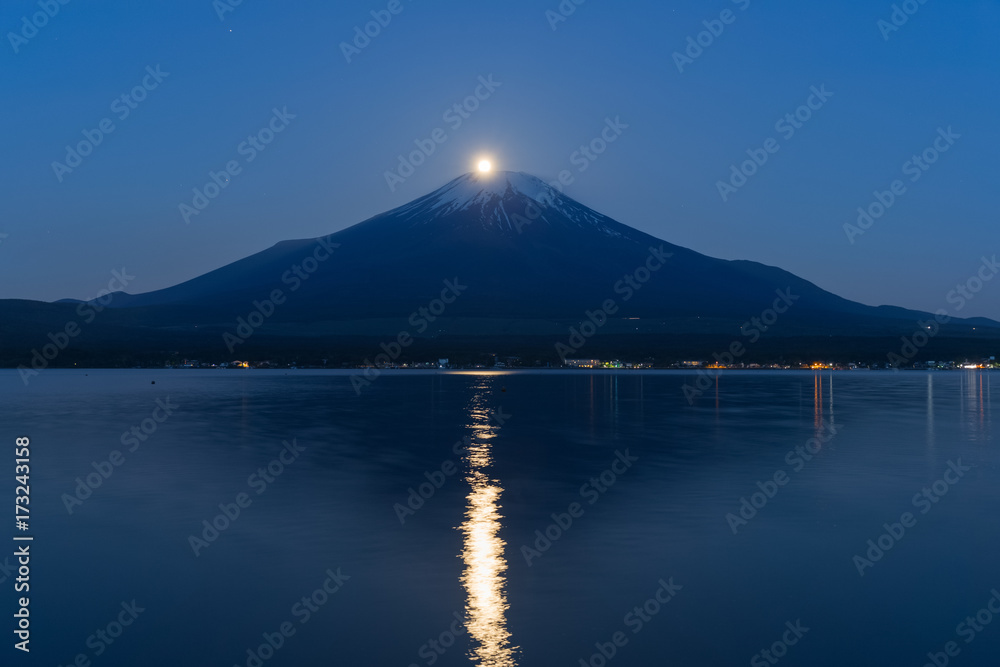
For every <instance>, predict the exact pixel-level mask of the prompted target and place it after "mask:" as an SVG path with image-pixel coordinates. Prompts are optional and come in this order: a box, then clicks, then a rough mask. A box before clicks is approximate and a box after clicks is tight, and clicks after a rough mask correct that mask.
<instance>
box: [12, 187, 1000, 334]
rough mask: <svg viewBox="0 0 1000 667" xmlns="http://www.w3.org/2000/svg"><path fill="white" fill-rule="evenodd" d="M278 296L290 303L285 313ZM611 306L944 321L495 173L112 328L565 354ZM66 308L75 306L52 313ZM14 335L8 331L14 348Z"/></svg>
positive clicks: (857, 330) (696, 315)
mask: <svg viewBox="0 0 1000 667" xmlns="http://www.w3.org/2000/svg"><path fill="white" fill-rule="evenodd" d="M650 269H652V270H650ZM446 281H449V283H450V284H457V286H458V288H457V289H455V288H453V291H455V292H456V293H457V294H458V296H457V297H456V298H454V300H453V301H454V302H453V303H450V304H448V305H447V306H446V307H444V308H443V312H439V313H435V316H434V317H433V318H425V317H423V316H419V315H418V316H416V320H414V319H411V318H410V317H409V316H410V314H411V313H419V312H420V308H421V307H425V308H426V307H430V306H431V305H432V304H433V302H434V301H435V299H436V298H438V297H440V296H441V294H442V290H447V284H449V283H446ZM274 290H281V292H280V294H281V298H280V299H279V301H281V303H279V304H275V307H274V309H273V313H270V311H271V309H270V308H269V307H268V306H267V304H266V303H265V302H266V301H267V300H268V299H269V298H270V296H271V295H272V293H273V292H274ZM449 300H451V297H450V295H449ZM608 300H613V305H614V308H613V309H612V310H613V313H612V314H611V316H610V317H609V318H608V321H607V323H606V324H604V325H603V326H602V327H601V328H600V333H601V334H602V335H615V334H617V335H625V334H636V335H640V336H641V335H646V336H650V335H654V336H655V335H659V336H702V335H715V336H722V337H725V336H729V337H732V336H742V335H744V334H745V330H743V331H741V326H742V325H744V324H745V323H746V322H748V321H750V320H751V318H753V317H755V316H756V317H760V316H761V314H762V313H766V311H767V310H768V309H769V308H772V307H773V306H774V305H775V304H776V303H777V304H778V305H779V306H780V308H779V309H781V310H784V309H785V306H786V304H791V305H790V306H789V307H788V308H787V312H786V313H784V314H782V315H780V317H779V318H778V320H777V322H775V323H774V324H773V326H772V327H770V328H768V330H767V334H768V335H769V336H783V337H849V338H857V337H892V336H899V335H906V334H912V333H913V332H914V331H915V327H916V323H917V321H918V320H925V319H927V318H928V317H932V316H931V315H929V314H927V313H921V312H918V311H911V310H906V309H902V308H894V307H887V306H882V307H877V308H876V307H870V306H866V305H863V304H859V303H856V302H852V301H848V300H846V299H843V298H840V297H838V296H836V295H835V294H832V293H830V292H827V291H825V290H823V289H821V288H819V287H817V286H816V285H814V284H812V283H810V282H808V281H806V280H803V279H801V278H799V277H797V276H795V275H793V274H791V273H788V272H787V271H783V270H781V269H779V268H775V267H770V266H765V265H763V264H759V263H756V262H750V261H726V260H720V259H714V258H711V257H707V256H705V255H702V254H699V253H697V252H694V251H692V250H689V249H686V248H682V247H680V246H676V245H673V244H671V243H667V242H665V241H661V240H660V239H657V238H655V237H653V236H650V235H649V234H645V233H643V232H640V231H638V230H636V229H634V228H631V227H628V226H626V225H623V224H621V223H619V222H617V221H615V220H612V219H611V218H608V217H607V216H604V215H601V214H600V213H597V212H596V211H593V210H592V209H590V208H588V207H586V206H584V205H583V204H581V203H579V202H577V201H575V200H573V199H571V198H569V197H567V196H566V195H564V194H562V193H560V192H559V191H558V190H555V189H554V188H552V187H551V186H549V185H548V184H546V183H545V182H543V181H541V180H539V179H538V178H535V177H534V176H530V175H528V174H524V173H514V172H496V173H489V174H466V175H464V176H460V177H459V178H456V179H455V180H453V181H451V182H450V183H448V184H446V185H445V186H444V187H442V188H440V189H438V190H436V191H434V192H432V193H430V194H428V195H426V196H424V197H421V198H419V199H416V200H415V201H413V202H410V203H408V204H406V205H404V206H401V207H399V208H396V209H394V210H391V211H388V212H386V213H383V214H381V215H377V216H375V217H373V218H371V219H369V220H366V221H364V222H361V223H359V224H356V225H354V226H352V227H349V228H347V229H344V230H343V231H340V232H337V233H335V234H332V235H330V236H328V237H324V238H322V239H304V240H296V241H285V242H282V243H278V244H277V245H275V246H273V247H271V248H269V249H267V250H264V251H262V252H260V253H257V254H255V255H252V256H250V257H247V258H245V259H243V260H240V261H237V262H234V263H232V264H229V265H227V266H224V267H222V268H220V269H217V270H215V271H212V272H210V273H207V274H205V275H202V276H199V277H196V278H194V279H192V280H189V281H187V282H184V283H181V284H179V285H176V286H174V287H170V288H167V289H163V290H158V291H155V292H149V293H145V294H137V295H129V294H123V293H119V294H116V295H115V296H114V298H113V300H112V303H111V308H110V309H109V311H108V315H106V316H105V315H102V320H106V322H105V323H104V324H105V326H107V327H109V328H111V329H117V330H120V332H121V333H120V335H122V336H126V337H128V338H129V340H132V341H133V342H134V340H135V338H136V337H137V336H139V332H141V333H142V336H139V337H143V336H144V337H146V338H150V339H157V340H158V341H160V344H162V345H168V344H169V342H170V340H171V338H172V337H173V338H176V339H177V340H189V339H190V337H191V336H195V335H196V334H197V335H208V333H207V332H211V334H212V336H213V337H214V338H213V340H214V343H212V344H214V345H216V346H217V347H218V346H219V334H220V332H223V331H226V330H231V329H233V327H234V326H235V322H236V319H237V318H239V317H244V318H245V317H247V316H248V314H249V313H251V312H253V311H254V310H255V309H256V308H258V306H255V302H256V303H257V304H263V305H262V307H261V309H262V310H263V311H265V314H268V315H269V317H267V318H266V321H265V322H264V324H263V326H261V327H260V328H259V330H258V331H257V332H256V334H257V335H258V336H259V337H260V338H266V337H275V338H280V337H286V338H287V337H292V338H299V339H305V338H329V337H331V336H332V337H336V336H361V337H373V338H380V337H381V338H386V337H388V338H390V339H391V338H395V337H396V336H397V335H398V334H399V333H400V332H401V331H406V332H408V333H411V334H413V335H415V336H417V337H424V338H427V337H446V338H447V337H452V338H456V337H457V338H462V337H464V338H475V337H486V338H497V337H506V338H508V339H509V338H510V337H517V336H524V337H533V338H534V339H536V341H537V340H538V339H547V340H549V341H550V342H549V343H548V344H547V345H548V346H549V347H551V346H552V345H554V343H555V342H556V341H558V340H561V339H565V338H566V337H567V336H568V335H569V327H570V326H573V325H579V323H580V322H581V321H582V320H585V319H586V318H587V313H588V312H589V313H591V314H595V313H596V311H597V310H598V309H601V308H602V305H603V304H605V303H606V302H608ZM13 303H16V302H6V303H3V302H0V312H4V309H7V312H12V310H13V312H16V313H17V314H18V317H20V318H21V319H20V320H19V321H20V322H22V324H23V323H24V322H25V321H30V317H28V316H27V315H25V314H24V313H22V312H21V311H22V310H23V309H24V308H25V306H24V302H21V305H20V306H17V307H15V306H13V305H12V304H13ZM57 305H60V306H62V307H69V305H70V304H49V306H52V307H55V306H57ZM433 305H434V306H435V307H437V306H440V305H442V304H433ZM35 310H36V311H37V307H35ZM432 312H433V311H432ZM438 315H439V316H438ZM596 318H597V319H598V320H600V319H601V317H600V315H599V314H597V315H596ZM431 320H433V322H432V321H431ZM414 321H416V322H417V325H414ZM421 324H422V325H423V326H420V325H421ZM974 327H976V332H974V331H973V328H974ZM984 329H985V330H989V331H992V332H993V334H994V337H995V338H1000V323H996V322H992V321H990V320H963V321H959V320H955V321H954V323H953V324H951V325H949V327H947V332H948V335H950V336H974V337H977V338H978V337H982V336H983V335H984V331H983V330H984ZM761 331H763V328H761ZM124 332H129V333H128V334H127V335H126V333H124ZM3 334H4V331H3V329H2V327H0V348H2V336H3ZM258 342H259V341H258ZM818 352H820V350H817V353H818Z"/></svg>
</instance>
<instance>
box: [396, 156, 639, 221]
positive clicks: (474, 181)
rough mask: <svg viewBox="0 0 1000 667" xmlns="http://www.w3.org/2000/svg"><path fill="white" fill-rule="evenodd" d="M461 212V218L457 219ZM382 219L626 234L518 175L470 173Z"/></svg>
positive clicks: (528, 177)
mask: <svg viewBox="0 0 1000 667" xmlns="http://www.w3.org/2000/svg"><path fill="white" fill-rule="evenodd" d="M456 214H461V215H456ZM387 215H394V216H399V217H402V218H404V219H407V220H414V221H417V222H416V224H440V221H441V220H442V219H452V220H453V222H455V223H456V224H459V225H460V226H466V225H469V224H476V223H478V224H480V225H481V226H482V227H484V228H487V229H489V228H492V229H496V230H502V231H508V232H514V233H518V234H520V233H521V232H523V230H524V229H525V228H526V227H527V226H528V225H530V224H534V223H536V222H538V223H540V225H539V226H549V227H583V228H589V229H596V230H598V231H600V232H602V233H604V234H607V235H609V236H617V237H622V236H627V235H628V231H629V228H628V227H625V226H624V225H621V224H620V223H617V222H615V221H614V220H612V219H610V218H608V217H606V216H603V215H600V214H599V213H597V212H595V211H593V210H592V209H590V208H588V207H586V206H584V205H582V204H580V203H579V202H577V201H575V200H574V199H572V198H570V197H567V196H566V195H564V194H562V193H561V192H560V191H559V190H558V189H556V188H554V187H552V186H551V185H549V184H548V183H546V182H545V181H543V180H541V179H540V178H538V177H536V176H532V175H531V174H526V173H524V172H520V171H496V172H485V173H484V172H479V173H469V174H464V175H462V176H459V177H458V178H456V179H454V180H452V181H450V182H449V183H447V184H446V185H444V186H443V187H441V188H439V189H437V190H435V191H434V192H431V193H430V194H428V195H425V196H424V197H421V198H420V199H417V200H415V201H413V202H411V203H409V204H407V205H405V206H402V207H400V208H398V209H395V210H393V211H389V213H387Z"/></svg>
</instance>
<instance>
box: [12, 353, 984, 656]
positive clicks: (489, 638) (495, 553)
mask: <svg viewBox="0 0 1000 667" xmlns="http://www.w3.org/2000/svg"><path fill="white" fill-rule="evenodd" d="M994 377H995V376H994V375H991V374H990V373H985V372H969V373H967V372H954V373H929V374H924V373H902V374H898V375H893V374H889V373H832V374H831V373H822V374H812V373H797V372H796V373H733V374H724V375H722V376H721V378H720V379H719V381H718V382H717V383H713V384H712V386H711V387H710V388H709V389H708V390H707V391H706V392H705V393H704V394H703V395H702V396H701V397H700V398H698V399H697V400H695V401H694V403H693V404H689V402H688V401H687V400H686V399H685V396H684V393H683V391H682V386H683V385H684V384H685V383H686V382H687V383H691V382H693V380H694V379H695V378H694V376H692V375H690V374H683V373H643V374H637V373H618V374H615V373H595V374H590V373H583V372H573V373H563V372H546V373H511V374H484V373H479V374H476V373H401V374H395V375H394V374H386V375H384V376H383V377H381V378H379V379H378V380H377V381H376V382H375V383H374V384H373V385H372V386H371V387H370V388H368V389H366V390H365V391H364V392H363V394H362V395H361V396H357V395H356V394H355V393H354V391H353V390H352V388H351V383H350V376H349V374H347V373H317V372H309V371H297V372H296V371H290V372H288V373H285V372H274V373H271V372H261V371H248V372H242V371H232V372H209V371H205V372H200V371H159V372H156V371H154V372H147V371H86V372H84V371H78V372H71V371H58V370H49V371H46V372H44V373H42V375H41V376H40V377H38V378H35V379H34V380H33V381H32V382H31V385H30V387H28V388H25V387H24V385H23V384H22V383H21V381H20V379H19V378H18V376H17V374H16V373H13V372H9V371H5V372H3V374H2V375H0V431H2V433H0V437H2V438H3V440H5V441H7V442H8V443H9V445H10V447H7V448H6V449H4V450H3V451H8V452H10V453H9V454H8V458H7V461H6V462H3V463H2V466H0V469H2V470H7V471H8V473H10V474H5V475H4V476H3V477H4V481H3V482H2V483H0V492H2V493H3V497H5V498H8V499H9V498H11V497H12V496H13V480H12V479H11V478H12V477H13V465H14V462H13V458H14V457H13V451H12V450H13V441H14V438H15V436H17V435H24V434H27V435H29V436H30V437H31V439H32V452H33V453H32V496H31V498H32V505H31V509H32V517H31V519H32V530H31V533H32V534H33V535H34V536H35V542H34V543H33V545H32V550H33V554H34V558H33V560H32V573H31V577H32V581H31V587H32V588H31V600H32V602H31V610H32V620H33V626H32V627H33V635H32V653H31V656H30V658H29V659H28V660H27V661H25V660H23V659H22V658H21V656H20V655H17V656H16V657H14V656H15V654H16V652H15V651H13V650H12V649H11V648H10V647H9V646H7V647H4V649H3V652H4V654H5V655H8V656H12V657H11V661H8V660H7V659H6V658H5V661H4V663H3V664H15V663H14V662H12V661H13V660H17V661H18V662H17V664H38V665H43V664H44V665H69V664H71V663H72V661H73V660H74V659H76V656H77V655H78V654H84V655H85V656H87V658H88V659H89V660H91V661H92V664H93V665H122V666H130V667H131V666H138V665H143V666H158V665H171V666H174V665H179V664H187V665H220V666H229V665H249V666H250V667H253V666H254V665H269V666H270V665H291V666H297V667H298V666H302V667H310V666H313V665H316V666H319V665H324V666H325V665H352V666H353V665H357V666H369V665H370V666H376V667H383V666H384V667H394V666H399V667H409V666H410V665H419V666H423V665H431V664H435V665H445V666H447V665H482V666H487V665H488V666H493V667H508V666H510V667H512V666H515V665H517V666H524V667H534V666H539V667H549V666H552V665H569V666H576V665H580V664H581V660H582V661H583V664H585V665H586V664H591V665H595V666H597V665H602V664H604V663H605V662H606V663H607V664H608V665H623V666H625V665H636V666H646V665H671V664H685V665H746V664H771V663H769V662H767V661H766V660H765V659H764V658H763V657H757V658H755V656H756V655H758V654H759V652H760V651H762V650H764V649H767V650H768V651H771V650H774V651H775V653H774V654H773V656H775V657H773V658H772V659H774V660H777V659H778V657H780V664H782V665H914V666H916V667H919V666H921V665H924V664H925V663H927V662H928V658H927V653H928V652H932V653H934V652H940V651H943V650H944V647H945V645H946V643H947V642H949V641H954V642H956V646H957V648H958V650H959V654H958V655H957V656H956V657H953V658H951V664H954V665H964V666H969V667H971V666H978V665H993V664H996V662H995V661H996V656H997V655H1000V617H998V618H997V619H996V622H994V621H993V620H992V613H990V612H987V613H988V614H989V615H990V617H991V618H990V621H989V622H988V623H984V621H985V620H986V615H981V616H980V618H979V621H978V622H977V623H976V627H979V628H980V629H979V630H976V631H972V630H970V629H969V628H970V626H968V625H965V626H960V625H959V624H960V623H963V621H964V619H965V618H966V617H968V616H973V617H975V616H976V614H977V613H978V612H980V610H982V609H984V608H986V607H987V603H989V601H990V598H991V596H992V593H991V591H992V590H993V589H998V590H1000V567H998V565H997V563H998V554H1000V518H998V517H1000V513H998V510H1000V473H998V469H997V460H998V456H997V450H996V442H995V436H994V429H993V424H992V394H991V384H992V380H993V378H994ZM154 381H155V384H152V383H153V382H154ZM998 390H1000V385H998ZM168 399H169V403H170V404H171V405H176V406H177V407H176V408H175V409H174V408H171V410H172V412H173V414H172V415H170V416H169V417H167V418H166V419H165V420H164V421H162V423H157V422H155V421H150V420H151V419H152V417H153V415H154V411H155V410H156V408H157V400H160V401H163V402H166V401H167V400H168ZM155 414H156V416H158V417H161V418H163V417H164V416H165V413H164V412H162V410H161V411H159V412H156V413H155ZM144 420H146V422H145V427H146V429H147V431H151V430H152V427H153V426H154V425H155V432H152V433H150V434H149V435H147V434H146V433H143V432H142V427H143V422H144ZM132 427H137V428H138V429H139V433H140V434H142V438H145V439H144V440H140V439H138V438H137V439H135V440H132V439H130V438H126V444H123V443H122V440H121V439H122V436H123V433H125V432H127V431H129V430H130V429H132ZM293 441H294V443H295V445H297V447H298V448H300V449H301V451H299V452H298V453H297V454H292V452H293V451H296V448H295V447H294V446H293V447H290V448H289V447H287V446H286V445H283V442H287V443H292V442H293ZM137 443H138V444H137ZM130 449H134V451H129V450H130ZM810 449H811V450H812V451H813V452H815V453H814V454H813V453H810ZM115 450H118V451H120V452H121V456H122V458H123V459H124V462H123V463H121V465H119V466H117V467H113V472H112V473H111V474H110V476H109V477H107V478H106V479H104V478H102V479H101V481H100V486H99V487H98V488H96V489H93V490H92V491H91V495H90V496H89V497H87V498H85V499H84V500H82V502H74V501H71V500H70V499H71V498H74V499H78V498H77V495H86V491H87V490H89V489H83V490H82V491H77V490H75V489H76V488H77V487H78V486H79V483H78V481H77V478H80V480H83V482H84V483H86V480H87V477H88V475H91V473H95V467H94V464H95V463H96V464H97V466H98V468H103V469H104V471H105V472H107V471H108V466H107V465H102V462H104V461H107V460H108V459H109V456H111V454H112V452H113V451H115ZM796 450H798V451H796ZM282 451H284V452H285V453H284V454H282ZM281 457H283V458H284V463H278V461H281ZM117 460H118V461H119V462H120V461H121V459H117ZM269 464H270V466H271V469H270V471H268V466H269ZM956 470H957V471H960V473H959V472H955V471H956ZM258 471H260V472H258ZM96 474H97V475H98V476H99V475H100V473H96ZM96 479H97V477H95V476H93V475H91V480H92V481H96ZM775 479H777V480H778V481H783V482H784V484H781V485H779V484H777V483H775V482H774V480H775ZM268 480H269V481H268ZM941 480H944V481H941ZM924 489H927V490H928V491H927V492H926V495H921V494H922V493H923V490H924ZM421 492H422V493H423V495H424V496H427V497H426V498H424V497H421V495H420V494H421ZM240 494H246V495H245V496H243V497H242V499H243V501H244V504H245V505H247V506H245V507H243V508H240V514H239V516H238V517H237V518H235V519H233V520H229V519H222V518H220V519H216V517H217V515H219V514H220V512H221V511H222V510H220V504H222V505H223V507H224V508H226V509H228V511H229V512H230V513H231V514H234V513H235V512H234V508H233V507H232V505H233V504H234V503H236V502H237V500H238V496H239V495H240ZM754 494H757V495H756V496H755V495H754ZM744 498H745V499H747V502H746V503H745V504H744V503H742V499H744ZM246 501H249V503H247V502H246ZM753 504H756V505H757V506H758V507H753ZM741 506H742V508H743V509H742V511H743V516H742V517H741V516H740V512H741ZM70 510H72V513H71V512H70ZM907 512H909V513H910V515H911V516H912V519H911V520H909V521H908V522H909V524H910V525H909V527H905V526H902V525H901V526H898V527H896V526H893V524H896V523H900V521H901V517H902V516H903V515H904V513H907ZM553 515H555V517H554V516H553ZM213 519H215V520H216V522H217V524H218V525H219V526H222V527H223V528H224V529H223V530H221V531H219V532H218V533H214V532H212V531H207V532H206V529H205V525H204V524H203V521H206V520H207V521H209V522H211V521H213ZM11 522H12V520H11ZM557 522H558V523H561V524H562V527H560V526H559V525H554V524H557ZM226 523H228V524H229V525H228V526H226ZM884 524H889V527H890V528H891V529H893V530H894V531H895V532H896V533H897V535H899V537H898V539H897V538H896V537H891V536H886V535H884V534H885V533H886V530H887V529H886V528H885V527H884ZM734 530H735V534H734ZM14 532H15V531H14V530H13V526H12V525H11V526H9V527H8V528H6V529H4V530H3V531H2V532H0V538H2V539H4V540H9V535H12V534H13V533H14ZM546 533H548V536H546V535H545V534H546ZM4 536H8V537H4ZM192 536H194V537H195V538H198V539H202V540H205V542H204V543H198V542H197V540H194V541H193V540H192ZM880 537H881V542H882V545H883V546H889V547H890V548H889V549H888V550H885V551H881V550H876V551H874V552H872V553H871V554H866V552H869V551H870V550H871V545H869V544H868V541H869V540H872V541H873V543H874V544H875V545H876V546H877V545H878V541H879V539H880ZM207 538H212V539H211V541H210V540H209V539H207ZM196 550H197V551H198V554H197V555H196V554H195V551H196ZM5 551H6V549H5ZM856 556H858V557H859V558H858V559H856V558H855V557H856ZM874 557H878V559H877V560H876V559H875V558H874ZM861 558H863V559H865V560H864V561H862V560H860V559H861ZM3 564H4V561H3V560H2V558H0V565H3ZM859 569H860V570H861V571H862V572H863V576H862V574H861V573H859ZM328 573H329V574H328ZM330 574H333V575H335V577H334V579H333V580H331V578H330ZM6 576H7V574H6V572H5V571H3V570H0V579H3V578H4V577H6ZM324 583H326V587H327V589H328V590H334V589H336V592H334V593H328V592H326V591H324V590H323V586H324ZM338 585H339V589H337V586H338ZM11 586H12V581H11V580H10V579H9V578H8V579H7V580H6V581H4V582H3V583H2V584H0V590H3V591H4V594H3V596H2V597H0V600H2V603H0V604H2V605H3V608H4V609H5V610H10V611H11V613H12V611H13V609H14V606H13V602H14V601H13V598H14V594H13V591H12V589H11ZM657 597H659V601H658V600H657ZM303 598H305V600H303ZM133 600H134V601H135V603H136V605H137V606H138V607H140V608H141V609H143V611H141V612H139V613H138V617H137V618H136V619H135V620H134V622H132V623H131V625H129V626H128V627H125V628H124V629H123V630H122V632H121V633H120V634H119V635H118V636H117V637H112V636H111V635H110V634H105V635H104V637H105V638H106V639H107V641H105V639H102V638H101V636H100V635H97V634H96V633H97V631H98V630H104V631H105V632H106V633H108V632H110V633H117V631H118V629H119V628H118V627H116V626H114V625H112V627H111V628H109V627H108V626H109V624H110V623H112V622H114V621H116V619H117V618H118V616H119V614H120V612H121V611H122V603H123V602H125V603H131V602H132V601H133ZM664 600H669V601H668V602H663V601H664ZM993 604H994V605H997V603H996V602H994V603H993ZM995 608H1000V607H998V606H995ZM4 617H5V618H8V619H9V618H10V616H9V614H6V613H5V614H4ZM5 623H7V624H8V625H7V626H6V627H5V628H4V629H3V635H4V636H7V637H8V638H9V637H10V636H11V633H10V630H12V629H13V624H12V622H11V621H6V622H5ZM786 623H790V624H791V627H796V624H798V627H799V628H800V630H799V631H798V632H797V633H790V632H786V631H787V630H788V628H789V627H790V626H788V625H786ZM282 624H286V625H285V629H286V631H287V632H288V634H290V635H291V636H287V637H284V638H281V639H278V638H277V635H275V634H274V633H279V634H280V629H281V626H282ZM804 628H808V630H807V631H806V630H804ZM291 631H294V634H291ZM616 633H618V634H617V636H616ZM970 633H971V635H972V637H971V638H972V641H971V642H970V641H968V640H969V639H970ZM265 635H269V636H270V637H271V642H272V644H277V645H279V648H277V649H276V650H272V649H270V648H269V647H267V646H266V645H265V648H264V649H263V651H260V647H261V645H262V644H265V642H266V638H265ZM798 635H801V636H800V637H799V636H798ZM616 638H617V640H618V644H619V645H618V646H615V644H614V641H615V639H616ZM784 639H788V640H794V641H795V643H794V645H790V644H791V642H789V643H788V644H784V643H783V640H784ZM9 641H11V640H9ZM776 642H778V645H777V646H773V645H775V643H776ZM12 643H13V641H11V644H12ZM602 649H603V650H604V652H605V653H607V654H609V655H610V654H611V652H612V651H613V652H614V655H613V657H611V658H610V659H605V658H604V657H603V656H600V651H601V650H602ZM248 650H249V651H251V654H250V655H248ZM252 654H258V656H259V657H255V656H254V655H252ZM595 654H596V655H595ZM261 657H262V658H263V660H260V658H261ZM754 660H756V661H757V662H753V661H754Z"/></svg>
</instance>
